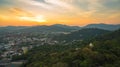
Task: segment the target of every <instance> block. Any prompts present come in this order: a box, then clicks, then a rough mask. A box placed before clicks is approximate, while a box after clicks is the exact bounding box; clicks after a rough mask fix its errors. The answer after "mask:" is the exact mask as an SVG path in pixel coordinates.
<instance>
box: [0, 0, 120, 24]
mask: <svg viewBox="0 0 120 67" xmlns="http://www.w3.org/2000/svg"><path fill="white" fill-rule="evenodd" d="M92 23H107V24H119V23H120V0H0V26H33V25H52V24H66V25H78V26H83V25H87V24H92Z"/></svg>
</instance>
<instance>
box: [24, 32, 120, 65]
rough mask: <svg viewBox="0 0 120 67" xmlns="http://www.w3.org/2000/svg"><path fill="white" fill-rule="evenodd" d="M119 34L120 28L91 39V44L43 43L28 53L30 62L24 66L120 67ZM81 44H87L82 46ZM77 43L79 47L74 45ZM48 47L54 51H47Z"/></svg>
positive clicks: (27, 56) (27, 57)
mask: <svg viewBox="0 0 120 67" xmlns="http://www.w3.org/2000/svg"><path fill="white" fill-rule="evenodd" d="M119 34H120V30H117V31H114V32H112V33H109V34H105V35H103V36H101V37H100V36H99V37H98V38H96V39H94V41H91V42H90V43H91V44H90V45H89V44H88V43H85V42H76V43H73V44H71V46H70V45H64V44H62V45H43V46H40V48H39V49H36V48H34V50H31V51H30V52H28V54H27V55H26V59H27V60H28V62H27V63H26V64H24V65H23V67H119V66H120V35H119ZM110 37H111V38H110ZM99 38H100V39H99ZM81 44H86V45H85V46H83V47H81V46H80V45H81ZM75 45H76V46H77V48H76V47H72V46H75ZM68 47H69V49H68ZM37 48H38V47H37ZM64 48H65V49H64ZM70 48H71V49H70ZM48 49H49V50H53V51H52V52H45V50H48ZM54 50H55V51H54ZM56 50H60V52H56Z"/></svg>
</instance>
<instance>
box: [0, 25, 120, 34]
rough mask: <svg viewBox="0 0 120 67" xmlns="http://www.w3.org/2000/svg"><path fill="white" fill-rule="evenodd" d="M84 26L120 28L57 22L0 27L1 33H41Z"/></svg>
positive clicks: (65, 30) (108, 28) (72, 29)
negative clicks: (70, 24)
mask: <svg viewBox="0 0 120 67" xmlns="http://www.w3.org/2000/svg"><path fill="white" fill-rule="evenodd" d="M84 28H98V29H104V30H109V31H114V30H117V29H119V28H120V24H117V25H111V24H89V25H86V26H84V27H79V26H67V25H62V24H55V25H51V26H45V25H42V26H6V27H0V33H5V32H28V33H31V32H39V33H41V32H42V33H48V32H49V33H50V32H72V31H76V30H81V29H84Z"/></svg>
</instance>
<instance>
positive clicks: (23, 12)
mask: <svg viewBox="0 0 120 67" xmlns="http://www.w3.org/2000/svg"><path fill="white" fill-rule="evenodd" d="M9 11H10V12H11V13H12V14H13V15H15V16H33V14H32V13H30V12H28V11H26V10H23V9H21V8H10V10H9Z"/></svg>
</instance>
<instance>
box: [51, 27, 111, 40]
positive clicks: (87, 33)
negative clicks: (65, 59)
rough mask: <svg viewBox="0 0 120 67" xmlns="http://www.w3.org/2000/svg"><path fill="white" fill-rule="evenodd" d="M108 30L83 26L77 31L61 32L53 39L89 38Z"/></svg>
mask: <svg viewBox="0 0 120 67" xmlns="http://www.w3.org/2000/svg"><path fill="white" fill-rule="evenodd" d="M109 32H110V31H108V30H103V29H97V28H85V29H81V30H79V31H74V32H71V33H69V34H61V35H58V36H55V37H54V38H53V39H54V40H58V41H67V42H69V41H73V40H89V39H91V38H94V37H96V36H100V35H103V34H106V33H109Z"/></svg>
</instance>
